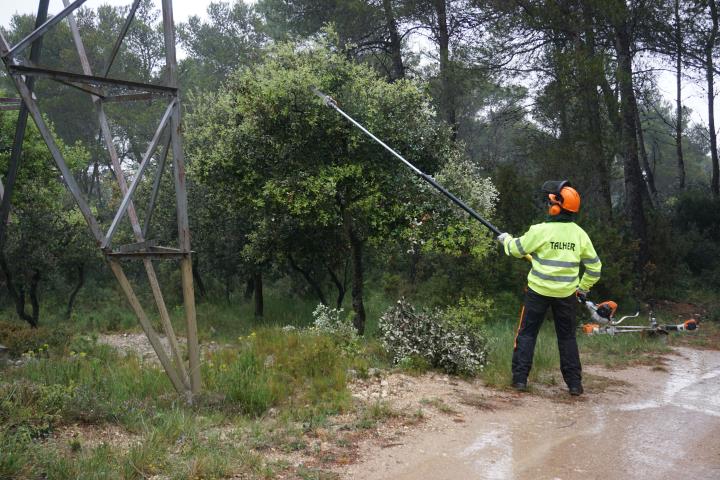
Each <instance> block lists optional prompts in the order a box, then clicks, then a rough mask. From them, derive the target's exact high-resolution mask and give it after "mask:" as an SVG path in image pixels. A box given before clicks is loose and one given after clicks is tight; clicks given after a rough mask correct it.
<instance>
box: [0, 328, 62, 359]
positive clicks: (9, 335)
mask: <svg viewBox="0 0 720 480" xmlns="http://www.w3.org/2000/svg"><path fill="white" fill-rule="evenodd" d="M67 337H68V332H67V329H66V328H58V327H56V328H53V329H50V328H48V327H38V328H30V327H29V326H28V325H27V324H25V323H20V322H8V321H4V320H0V344H3V345H5V346H6V347H7V348H8V351H9V352H10V355H12V356H14V357H19V356H20V355H22V354H23V353H25V352H27V351H30V350H38V349H39V348H40V347H43V346H45V345H48V346H52V347H55V346H58V345H63V344H64V343H65V342H66V341H67ZM46 348H47V347H46Z"/></svg>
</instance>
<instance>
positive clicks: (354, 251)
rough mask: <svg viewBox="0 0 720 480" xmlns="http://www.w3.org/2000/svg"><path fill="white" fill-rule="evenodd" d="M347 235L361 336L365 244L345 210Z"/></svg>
mask: <svg viewBox="0 0 720 480" xmlns="http://www.w3.org/2000/svg"><path fill="white" fill-rule="evenodd" d="M342 216H343V223H344V227H345V233H346V235H347V240H348V244H349V245H350V259H351V262H352V286H351V291H350V293H351V295H352V306H353V311H354V312H355V317H354V318H353V325H354V326H355V328H356V329H357V331H358V334H359V335H362V334H363V333H365V305H364V303H363V276H364V275H363V251H362V250H363V242H362V240H361V239H360V237H359V236H358V234H357V232H356V231H355V226H354V225H353V219H352V218H351V216H350V213H349V212H348V211H347V210H345V209H343V212H342Z"/></svg>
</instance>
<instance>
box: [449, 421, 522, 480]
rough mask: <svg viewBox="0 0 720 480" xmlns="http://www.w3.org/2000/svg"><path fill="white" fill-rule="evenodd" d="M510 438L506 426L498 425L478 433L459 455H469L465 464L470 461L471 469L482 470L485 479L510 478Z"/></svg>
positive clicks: (502, 479)
mask: <svg viewBox="0 0 720 480" xmlns="http://www.w3.org/2000/svg"><path fill="white" fill-rule="evenodd" d="M512 438H513V437H512V435H511V434H510V432H509V431H508V429H507V428H503V427H499V428H497V429H495V430H491V431H489V432H485V433H483V434H482V435H480V436H479V437H478V438H477V439H475V441H474V442H473V444H472V445H470V446H469V447H467V448H466V449H465V450H463V452H462V453H461V454H460V456H461V457H471V458H472V460H470V462H467V461H466V464H467V463H470V464H471V465H472V468H473V470H475V471H476V472H482V473H483V478H486V479H487V480H504V479H507V478H512V470H513V469H512V467H513V461H512V460H513V445H512Z"/></svg>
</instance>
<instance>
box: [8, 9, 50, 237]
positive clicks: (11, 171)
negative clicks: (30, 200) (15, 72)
mask: <svg viewBox="0 0 720 480" xmlns="http://www.w3.org/2000/svg"><path fill="white" fill-rule="evenodd" d="M49 3H50V0H40V2H39V3H38V13H37V16H36V17H35V28H36V29H37V28H38V27H39V26H40V25H42V24H43V22H45V20H46V19H47V12H48V4H49ZM41 51H42V37H38V39H37V40H35V41H34V42H33V44H32V47H30V61H31V62H36V63H37V62H39V61H40V52H41ZM25 84H26V85H27V89H28V91H30V92H31V93H32V91H33V87H34V86H35V79H34V78H28V79H27V80H26V82H25ZM16 101H18V100H16ZM18 107H19V109H20V113H18V120H17V123H16V124H15V138H14V140H13V147H12V151H11V152H10V161H9V162H8V172H7V176H6V177H5V178H6V180H5V187H4V190H3V198H2V202H0V248H3V245H4V244H5V227H6V225H7V219H8V215H10V202H11V201H12V195H13V190H14V189H15V181H16V180H17V173H18V170H19V169H20V161H21V156H22V147H23V141H24V140H25V128H26V127H27V119H28V109H27V106H25V104H23V103H22V102H19V103H18ZM8 110H9V109H8Z"/></svg>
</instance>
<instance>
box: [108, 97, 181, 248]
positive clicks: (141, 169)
mask: <svg viewBox="0 0 720 480" xmlns="http://www.w3.org/2000/svg"><path fill="white" fill-rule="evenodd" d="M175 106H176V101H175V100H173V101H171V102H170V105H168V107H167V109H166V110H165V114H164V115H163V117H162V119H161V120H160V125H158V128H157V130H156V131H155V135H154V136H153V139H152V141H151V142H150V145H149V146H148V149H147V151H146V152H145V155H143V159H142V162H140V166H139V167H138V171H137V173H136V174H135V178H134V179H133V181H132V183H131V184H130V188H128V190H127V192H126V193H125V196H124V197H123V199H122V202H121V203H120V207H119V208H118V211H117V213H116V214H115V218H114V219H113V221H112V224H110V229H109V230H108V232H107V235H105V241H104V242H103V244H102V248H103V250H104V249H107V248H108V247H109V246H110V242H112V237H113V235H115V231H116V230H117V227H118V225H119V224H120V220H122V217H123V216H125V212H126V211H127V208H128V205H130V202H131V201H132V197H133V195H134V194H135V190H136V189H137V187H138V185H140V181H141V180H142V177H143V174H144V173H145V169H146V168H147V166H148V164H149V163H150V159H151V158H152V156H153V154H154V153H155V149H156V148H157V145H158V143H159V142H160V136H161V135H162V133H163V130H165V127H166V126H167V124H168V122H169V121H170V117H171V116H172V113H173V112H174V111H175Z"/></svg>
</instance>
